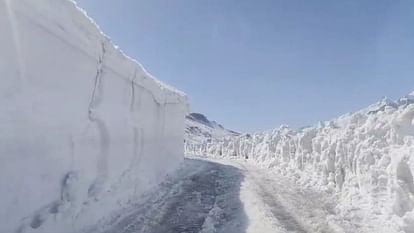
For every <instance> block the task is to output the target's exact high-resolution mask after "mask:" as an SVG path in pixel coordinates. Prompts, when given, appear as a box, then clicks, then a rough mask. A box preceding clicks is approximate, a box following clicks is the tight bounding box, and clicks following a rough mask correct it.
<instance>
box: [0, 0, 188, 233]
mask: <svg viewBox="0 0 414 233" xmlns="http://www.w3.org/2000/svg"><path fill="white" fill-rule="evenodd" d="M0 35H1V36H0V51H1V55H0V76H1V79H0V106H1V107H2V110H1V111H0V232H2V233H3V232H4V233H11V232H19V233H23V232H42V233H48V232H53V233H64V232H70V233H73V232H81V231H82V229H84V228H87V227H88V226H89V225H91V224H94V223H96V222H97V221H98V220H99V219H101V218H102V217H103V216H105V215H107V214H108V213H109V212H111V211H113V210H115V209H119V207H120V206H123V205H127V203H128V201H129V200H131V199H133V198H135V197H138V196H139V195H140V194H141V193H144V192H146V191H148V190H150V189H151V188H152V187H154V186H155V185H156V184H158V183H160V182H161V181H162V180H163V179H164V178H165V177H166V175H168V174H170V173H171V172H173V171H174V170H176V169H177V168H178V167H179V164H180V163H181V162H182V160H183V154H184V151H183V140H184V138H183V136H184V118H185V115H186V114H187V112H188V104H187V97H186V96H185V94H183V93H181V92H179V91H177V90H175V89H173V88H171V87H168V86H166V85H165V84H163V83H161V82H160V81H158V80H156V79H155V78H153V77H152V76H151V75H150V74H148V73H147V72H146V71H145V70H144V68H143V67H142V66H141V65H140V64H138V63H137V62H136V61H134V60H132V59H130V58H128V57H127V56H125V55H124V54H123V53H122V52H121V51H120V50H119V49H118V48H117V47H116V46H114V45H113V44H112V43H111V41H110V40H109V38H108V37H106V36H105V35H104V34H103V33H102V32H101V31H100V30H99V28H98V27H97V26H96V24H95V23H94V22H93V21H92V20H91V19H90V18H89V17H87V16H86V14H85V13H84V12H83V11H82V10H80V9H79V8H78V7H77V6H76V4H75V3H74V2H73V1H69V0H36V1H33V0H18V1H14V0H0ZM103 203H104V204H103Z"/></svg>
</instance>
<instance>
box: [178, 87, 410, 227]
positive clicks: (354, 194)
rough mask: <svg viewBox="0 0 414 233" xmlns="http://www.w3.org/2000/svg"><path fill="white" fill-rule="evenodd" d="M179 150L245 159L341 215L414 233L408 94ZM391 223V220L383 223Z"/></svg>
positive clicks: (189, 144)
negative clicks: (330, 198) (325, 200)
mask: <svg viewBox="0 0 414 233" xmlns="http://www.w3.org/2000/svg"><path fill="white" fill-rule="evenodd" d="M185 147H186V153H188V154H194V155H199V156H205V155H207V156H212V157H231V158H242V159H247V160H248V161H251V162H253V163H255V164H258V165H261V166H264V167H268V168H270V169H274V171H276V172H278V173H281V174H283V175H286V176H288V177H293V178H294V179H295V180H296V182H297V183H298V184H301V185H304V186H309V187H312V188H316V189H320V190H325V191H328V192H331V193H333V194H336V195H337V196H338V197H339V198H338V199H339V203H337V204H338V206H337V209H338V211H340V212H342V213H340V214H343V215H344V216H346V215H347V213H348V212H352V211H353V210H357V209H358V210H362V209H363V210H366V211H368V212H370V214H367V215H366V216H362V217H367V218H369V217H370V216H377V217H378V216H379V218H380V219H381V218H382V219H383V220H384V221H382V223H383V224H391V225H392V226H390V227H391V228H394V227H395V225H397V228H398V227H399V228H401V230H404V231H405V232H414V182H413V172H414V92H413V93H412V94H410V95H407V96H406V97H404V98H401V99H400V100H398V101H395V102H394V101H392V100H389V99H384V100H382V101H380V102H378V103H376V104H374V105H372V106H370V107H368V108H366V109H363V110H360V111H358V112H355V113H350V114H346V115H343V116H341V117H339V118H337V119H334V120H332V121H327V122H320V123H319V125H317V126H314V127H309V128H304V129H301V130H293V129H290V128H289V127H286V126H281V127H280V128H279V129H276V130H273V131H270V132H265V133H258V134H252V135H249V134H245V135H243V136H240V137H228V138H226V139H224V140H215V141H213V142H206V143H199V144H194V143H191V142H187V143H186V145H185ZM389 219H392V220H394V221H388V220H389Z"/></svg>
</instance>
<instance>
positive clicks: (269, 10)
mask: <svg viewBox="0 0 414 233" xmlns="http://www.w3.org/2000/svg"><path fill="white" fill-rule="evenodd" d="M78 4H79V5H80V6H81V7H83V8H84V9H86V11H87V12H88V14H89V15H90V16H91V17H92V18H94V19H95V21H96V22H97V23H98V24H99V25H100V27H101V28H102V30H103V31H104V32H105V33H106V34H108V35H109V36H110V37H111V38H112V40H113V41H114V43H115V44H117V45H119V46H120V47H121V49H122V50H123V51H124V52H126V53H127V54H128V55H129V56H131V57H133V58H136V59H137V60H138V61H139V62H140V63H142V64H143V65H144V66H145V67H146V69H147V70H148V71H150V72H151V73H152V74H153V75H154V76H156V77H157V78H158V79H160V80H162V81H164V82H166V83H168V84H171V85H173V86H175V87H177V88H179V89H181V90H183V91H185V92H186V93H187V94H188V95H189V97H190V99H191V104H192V110H193V111H195V112H202V113H204V114H206V115H207V116H208V117H209V118H211V119H214V120H216V121H218V122H220V123H222V124H223V125H225V126H226V127H227V128H231V129H234V130H238V131H242V132H254V131H261V130H265V129H271V128H275V127H278V126H279V125H280V124H288V125H290V126H292V127H301V126H305V125H311V124H314V123H316V122H317V121H319V120H328V119H331V118H333V117H336V116H338V115H340V114H342V113H346V112H349V111H355V110H358V109H359V108H362V107H365V106H367V105H369V104H371V103H374V102H376V101H377V100H378V99H380V98H382V97H383V96H388V97H390V98H393V99H395V98H398V97H400V96H402V95H405V94H407V93H409V92H411V91H413V90H414V4H413V2H412V1H410V0H406V1H399V0H395V1H391V0H346V1H343V0H336V1H332V0H315V1H309V0H258V1H251V0H122V1H114V0H78Z"/></svg>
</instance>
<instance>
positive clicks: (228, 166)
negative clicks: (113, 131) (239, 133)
mask: <svg viewBox="0 0 414 233" xmlns="http://www.w3.org/2000/svg"><path fill="white" fill-rule="evenodd" d="M327 200H328V199H326V198H324V196H323V195H322V194H319V193H315V192H312V191H309V190H302V189H301V188H300V187H297V186H296V185H294V184H293V182H291V181H290V180H288V179H286V178H284V177H281V176H277V175H275V174H273V173H272V174H270V171H269V170H268V169H260V168H257V167H254V166H249V165H247V164H246V163H243V162H235V161H231V162H223V161H221V162H217V161H207V160H201V159H186V160H185V168H183V169H182V171H181V172H180V173H179V174H178V175H177V176H176V177H175V179H170V180H169V181H168V182H165V183H164V184H163V185H161V187H160V188H159V189H158V190H157V191H156V192H154V193H152V194H151V195H148V196H147V197H146V198H145V201H143V202H142V203H141V204H140V205H135V206H133V207H131V208H130V209H129V210H125V212H124V214H123V215H122V216H120V217H118V218H117V219H114V220H113V221H112V222H111V223H110V224H109V226H107V227H104V228H103V229H102V230H101V231H99V232H102V233H216V232H217V233H275V232H276V233H277V232H281V233H284V232H297V233H311V232H326V233H333V232H345V231H344V230H343V229H342V228H340V227H339V225H336V224H333V223H332V221H330V220H329V219H331V217H330V216H332V215H333V214H334V212H333V205H332V204H330V203H329V201H327ZM351 230H352V229H351ZM348 232H351V231H348Z"/></svg>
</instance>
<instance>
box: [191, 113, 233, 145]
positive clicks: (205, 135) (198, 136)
mask: <svg viewBox="0 0 414 233" xmlns="http://www.w3.org/2000/svg"><path fill="white" fill-rule="evenodd" d="M238 135H240V133H237V132H235V131H232V130H229V129H226V128H224V127H223V126H222V125H221V124H218V123H217V122H215V121H210V120H209V119H208V118H207V117H206V116H204V115H203V114H201V113H190V114H189V115H187V116H186V121H185V139H186V141H192V142H211V141H215V140H221V139H223V138H225V137H235V136H238Z"/></svg>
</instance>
